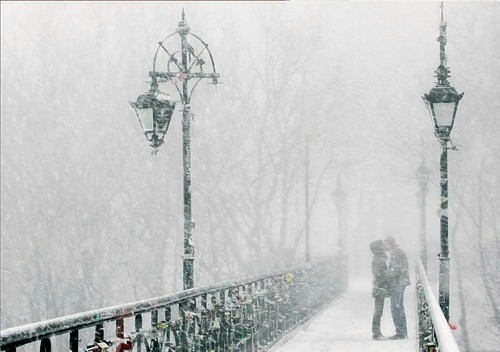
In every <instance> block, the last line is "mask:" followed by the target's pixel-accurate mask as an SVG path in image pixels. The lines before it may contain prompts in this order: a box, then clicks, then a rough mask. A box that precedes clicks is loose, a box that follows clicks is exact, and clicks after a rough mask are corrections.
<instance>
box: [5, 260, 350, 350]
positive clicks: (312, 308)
mask: <svg viewBox="0 0 500 352" xmlns="http://www.w3.org/2000/svg"><path fill="white" fill-rule="evenodd" d="M335 267H336V265H334V264H333V262H332V261H329V262H324V261H323V262H317V263H311V264H308V265H306V266H303V267H300V268H295V269H291V270H287V271H281V272H278V273H273V274H269V275H265V276H260V277H256V278H251V279H246V280H239V281H235V282H230V283H224V284H219V285H211V286H205V287H201V288H193V289H189V290H186V291H182V292H178V293H175V294H171V295H167V296H162V297H156V298H151V299H147V300H142V301H137V302H133V303H128V304H123V305H118V306H114V307H108V308H103V309H97V310H93V311H88V312H83V313H78V314H73V315H68V316H64V317H60V318H56V319H51V320H47V321H42V322H38V323H34V324H28V325H23V326H19V327H14V328H10V329H5V330H2V331H1V345H0V349H1V350H2V351H7V352H15V351H16V348H18V347H20V346H23V345H27V346H30V345H28V344H32V343H35V342H37V341H40V346H39V350H40V352H50V351H51V350H52V349H53V348H52V343H51V340H50V338H51V337H52V336H56V335H63V334H69V339H68V340H67V341H68V342H69V350H70V351H71V352H78V351H84V352H99V351H104V350H106V351H113V350H114V351H115V352H123V351H125V350H134V351H137V352H141V350H142V351H146V352H161V351H211V350H217V351H229V350H244V351H257V350H262V349H263V348H265V347H266V346H270V345H272V344H273V343H275V342H276V341H277V340H278V339H279V338H280V337H281V336H283V335H284V334H285V333H286V332H288V331H290V330H291V329H293V328H295V327H296V326H298V325H300V324H302V323H303V322H304V321H305V320H307V319H309V318H310V317H311V316H312V315H313V314H314V313H315V312H317V311H318V310H319V309H321V308H322V307H323V306H324V305H325V304H326V303H328V302H329V301H330V300H331V299H332V298H334V297H336V296H337V295H339V294H340V293H341V292H342V291H343V289H344V287H343V282H342V280H340V279H339V277H340V275H339V274H337V273H335V272H334V271H335V269H334V268H335ZM143 315H147V316H149V317H150V322H146V321H145V325H146V327H143ZM113 322H114V323H115V324H114V326H113V324H112V323H113ZM125 323H127V324H125ZM110 324H111V326H110ZM132 326H133V328H132ZM126 327H130V328H131V329H130V330H132V331H127V328H126ZM88 328H93V329H94V332H93V333H91V334H88V332H89V331H88V330H84V329H88ZM105 328H106V329H105ZM105 331H107V332H108V333H109V331H112V333H111V335H113V336H112V337H111V338H106V339H105V336H104V335H105ZM81 332H84V333H87V335H86V336H89V338H88V339H87V337H85V338H83V337H82V334H81ZM85 339H87V341H86V342H88V343H87V344H85V345H84V346H86V347H83V348H81V346H79V344H80V341H82V340H85ZM84 342H85V341H84ZM63 344H64V345H65V344H66V343H63ZM66 346H68V345H66ZM66 346H57V348H56V347H54V349H57V350H60V349H63V350H64V349H65V350H68V347H66ZM111 346H114V347H113V349H111V348H110V347H111ZM143 347H145V349H143Z"/></svg>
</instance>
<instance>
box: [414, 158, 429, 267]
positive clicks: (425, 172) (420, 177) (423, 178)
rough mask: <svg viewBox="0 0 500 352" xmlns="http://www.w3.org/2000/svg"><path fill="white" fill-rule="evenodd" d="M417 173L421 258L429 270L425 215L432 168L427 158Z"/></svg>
mask: <svg viewBox="0 0 500 352" xmlns="http://www.w3.org/2000/svg"><path fill="white" fill-rule="evenodd" d="M415 174H416V175H417V181H418V185H419V186H420V192H419V193H420V202H419V203H420V238H419V240H420V246H419V247H420V260H421V261H422V265H423V266H424V268H425V270H426V271H427V234H426V232H427V226H426V216H425V208H426V207H425V195H426V194H427V185H428V183H429V176H430V175H431V170H429V169H428V168H427V167H426V166H425V160H424V161H423V162H422V165H420V167H419V168H418V169H417V170H415Z"/></svg>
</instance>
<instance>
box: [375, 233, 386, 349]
mask: <svg viewBox="0 0 500 352" xmlns="http://www.w3.org/2000/svg"><path fill="white" fill-rule="evenodd" d="M370 249H371V251H372V253H373V259H372V274H373V289H372V296H373V298H374V299H375V309H374V311H373V320H372V337H373V339H374V340H385V339H386V337H385V336H383V335H382V333H381V332H380V320H381V319H382V313H383V312H384V302H385V298H386V297H388V296H389V294H390V290H389V282H388V281H387V273H388V268H387V264H386V261H387V255H386V254H385V251H384V246H383V242H382V240H377V241H375V242H372V243H371V244H370Z"/></svg>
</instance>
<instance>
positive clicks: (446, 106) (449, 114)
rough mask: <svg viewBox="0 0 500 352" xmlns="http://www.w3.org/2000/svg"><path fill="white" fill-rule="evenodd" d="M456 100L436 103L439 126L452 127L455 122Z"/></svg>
mask: <svg viewBox="0 0 500 352" xmlns="http://www.w3.org/2000/svg"><path fill="white" fill-rule="evenodd" d="M455 105H456V103H455V102H452V103H434V104H433V108H434V117H435V119H436V124H437V126H438V127H451V126H452V124H453V114H454V113H455Z"/></svg>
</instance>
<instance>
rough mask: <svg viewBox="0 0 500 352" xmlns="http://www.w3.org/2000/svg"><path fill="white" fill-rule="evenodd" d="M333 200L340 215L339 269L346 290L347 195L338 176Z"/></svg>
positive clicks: (347, 267) (347, 269)
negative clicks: (344, 214)
mask: <svg viewBox="0 0 500 352" xmlns="http://www.w3.org/2000/svg"><path fill="white" fill-rule="evenodd" d="M332 198H333V201H334V202H335V206H336V207H337V214H338V246H339V248H338V251H337V253H338V263H339V265H338V267H339V271H340V273H339V274H340V276H341V278H342V279H341V281H342V284H343V285H344V288H345V289H347V287H348V276H349V275H348V271H349V263H348V254H347V251H346V241H344V233H343V227H342V211H343V210H344V205H345V200H346V193H345V192H344V190H343V189H342V184H341V183H340V176H337V188H336V189H335V191H333V192H332Z"/></svg>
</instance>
